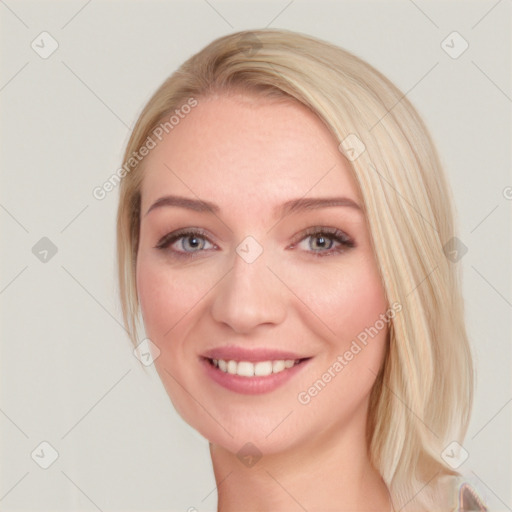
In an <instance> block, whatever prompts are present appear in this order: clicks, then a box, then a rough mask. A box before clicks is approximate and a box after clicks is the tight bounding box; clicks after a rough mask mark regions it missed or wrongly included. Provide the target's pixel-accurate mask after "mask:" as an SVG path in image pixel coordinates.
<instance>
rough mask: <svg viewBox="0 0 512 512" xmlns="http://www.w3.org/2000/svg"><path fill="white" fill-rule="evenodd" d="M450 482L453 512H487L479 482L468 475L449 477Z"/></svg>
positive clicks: (484, 497) (483, 493)
mask: <svg viewBox="0 0 512 512" xmlns="http://www.w3.org/2000/svg"><path fill="white" fill-rule="evenodd" d="M449 478H450V479H451V480H452V489H453V490H454V493H455V496H453V503H455V504H456V507H457V508H455V510H454V512H487V511H488V510H489V509H488V508H487V506H486V504H485V503H486V495H485V491H484V489H483V488H482V485H481V483H480V481H479V480H478V479H477V478H476V477H474V476H472V475H471V474H470V473H468V474H459V475H454V476H452V477H449Z"/></svg>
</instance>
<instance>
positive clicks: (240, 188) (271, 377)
mask: <svg viewBox="0 0 512 512" xmlns="http://www.w3.org/2000/svg"><path fill="white" fill-rule="evenodd" d="M155 141H156V142H158V140H157V139H155ZM348 165H349V164H348V162H347V160H345V158H344V157H343V156H342V154H341V153H340V152H339V150H338V147H337V143H336V141H335V140H334V138H333V137H332V136H331V135H330V133H329V131H328V130H327V128H326V127H325V126H324V125H323V123H322V122H321V121H320V120H319V119H318V118H317V117H316V116H315V115H314V114H313V113H311V112H310V111H309V110H307V109H306V108H305V107H303V106H302V105H300V104H298V103H296V102H291V101H290V102H280V103H277V102H275V101H274V102H271V101H270V100H263V99H261V98H260V99H257V98H256V97H252V96H225V95H220V96H217V97H210V98H198V105H197V106H196V107H195V108H194V109H192V110H191V112H190V113H189V114H188V115H187V116H186V117H184V118H183V119H181V120H180V122H179V124H178V125H176V126H174V128H173V129H172V131H169V133H168V135H166V136H165V137H164V138H163V140H162V141H161V142H158V144H157V145H156V147H155V148H154V149H152V150H151V152H150V154H149V155H148V156H147V158H146V162H145V170H144V173H145V175H144V180H143V186H142V204H141V227H140V243H139V250H138V256H137V270H136V272H137V290H138V295H139V300H140V304H141V309H142V315H143V319H144V324H145V329H146V334H147V336H148V337H149V338H150V339H151V341H152V342H153V343H154V344H155V345H157V346H158V348H159V350H160V356H159V357H158V358H157V359H156V360H155V365H156V368H157V371H158V373H159V375H160V377H161V379H162V381H163V384H164V386H165V388H166V390H167V392H168V394H169V396H170V398H171V400H172V402H173V404H174V406H175V407H176V410H177V411H178V412H179V414H180V415H181V416H182V417H183V419H184V420H185V421H186V422H188V423H189V424H190V425H191V426H193V427H194V428H195V429H196V430H198V431H199V432H200V433H201V434H202V435H203V436H205V437H206V438H207V439H209V440H210V441H211V442H212V443H215V444H219V445H222V446H223V447H225V448H227V449H228V450H230V451H232V452H237V451H238V450H240V448H242V446H244V445H245V444H246V443H247V442H251V443H252V444H253V445H255V446H256V447H257V449H258V450H259V451H261V452H262V453H275V452H278V451H280V450H284V449H287V448H291V447H293V446H298V445H299V443H300V444H301V445H304V444H305V443H306V444H307V443H308V442H310V441H312V440H314V439H319V436H321V435H322V434H323V433H327V432H328V431H330V432H335V431H338V432H339V431H340V430H339V429H343V428H350V426H352V428H354V429H357V431H358V432H360V435H364V428H362V426H364V422H365V419H366V415H367V404H368V397H369V393H370V390H371V387H372V385H373V383H374V381H375V378H376V374H377V373H378V371H379V368H380V366H381V363H382V361H383V358H384V354H385V346H386V338H387V328H388V323H387V322H385V321H384V320H383V319H384V318H386V317H385V315H384V314H385V313H386V310H387V302H386V299H385V294H384V290H383V287H382V284H381V281H380V277H379V274H378V270H377V266H376V261H375V259H374V255H373V252H372V248H371V243H370V236H369V232H368V229H367V226H366V222H365V217H364V213H363V211H362V208H361V198H360V196H359V194H358V190H357V186H356V184H355V181H354V179H353V178H352V177H351V174H350V172H349V167H348ZM171 195H172V196H179V197H180V198H183V199H180V200H179V201H175V200H171V199H167V200H166V199H162V198H165V197H166V196H171ZM326 199H329V201H325V200H326ZM320 200H322V201H325V202H320ZM157 201H158V203H157ZM202 202H207V203H213V204H214V206H210V205H209V206H208V207H205V206H204V204H203V205H202ZM212 209H213V210H214V211H212ZM183 232H185V233H186V234H185V235H183ZM188 232H192V234H190V233H188ZM180 233H181V238H180V237H179V236H175V235H180ZM187 233H188V234H187ZM208 358H209V359H208ZM306 358H307V359H306ZM210 359H220V360H222V361H221V362H218V363H217V364H218V365H220V366H221V367H222V368H224V370H227V372H225V371H223V370H222V369H220V368H218V367H214V366H212V363H211V362H210ZM303 359H305V360H303ZM229 360H232V361H236V362H237V363H236V364H235V363H234V362H231V363H228V361H229ZM297 360H302V361H301V362H300V363H299V364H296V365H294V366H293V367H290V368H288V367H287V366H288V365H290V364H292V363H290V362H288V363H283V361H292V362H295V361H297ZM224 361H225V362H224ZM240 361H245V363H242V364H238V362H240ZM230 372H234V374H233V373H230ZM254 372H256V373H257V375H256V376H252V377H251V376H248V375H249V374H253V373H254ZM269 372H272V373H270V374H269ZM274 372H275V373H274ZM238 373H241V374H242V375H238Z"/></svg>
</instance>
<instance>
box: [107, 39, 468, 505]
mask: <svg viewBox="0 0 512 512" xmlns="http://www.w3.org/2000/svg"><path fill="white" fill-rule="evenodd" d="M230 92H243V93H247V94H256V95H259V96H261V97H265V98H269V99H271V98H273V99H279V98H283V99H288V100H296V101H298V102H300V103H302V104H303V105H306V106H307V107H309V108H310V109H311V110H312V111H313V112H314V113H316V115H317V116H318V117H319V118H320V119H321V120H322V121H323V122H324V123H325V125H326V126H327V127H328V129H329V130H330V131H331V132H332V134H333V136H334V137H335V138H336V140H337V141H338V142H340V143H341V142H342V141H344V140H345V139H346V138H347V137H351V138H349V139H347V140H349V141H350V140H352V141H360V142H362V144H364V148H363V147H362V146H361V148H362V149H364V150H363V152H362V153H361V154H360V156H358V157H357V158H356V159H354V154H353V153H350V154H349V153H347V152H346V151H344V149H343V148H344V147H346V144H345V145H343V144H342V145H341V146H340V151H342V152H344V153H345V156H346V157H347V159H348V160H349V161H350V164H351V170H352V172H353V175H354V177H355V179H356V180H357V183H358V185H359V188H360V193H361V197H362V200H363V205H364V209H365V213H366V218H367V223H368V228H369V231H370V235H371V239H372V243H373V248H374V252H375V257H376V261H377V265H378V268H379V271H380V274H381V278H382V283H383V286H384V289H385V292H386V295H387V299H388V301H389V303H390V304H391V303H395V302H398V303H400V304H401V305H402V310H401V312H400V313H399V314H397V315H396V316H395V318H394V319H393V320H392V321H391V323H390V329H389V345H388V350H387V353H386V356H385V360H384V364H383V366H382V371H381V372H380V374H379V375H378V376H377V378H376V382H375V385H374V387H373V390H372V394H371V399H370V408H369V418H368V446H369V454H370V458H371V461H372V463H373V464H374V465H375V467H376V468H377V469H378V471H379V472H380V474H381V475H382V477H383V479H384V480H385V482H386V483H387V485H388V487H389V489H390V491H391V493H392V495H393V500H394V504H395V507H397V510H398V508H405V507H408V506H411V503H414V506H415V507H416V508H414V510H418V508H417V507H418V506H419V507H423V508H425V509H435V510H441V508H440V506H439V502H438V501H436V500H439V498H438V495H437V494H436V489H435V486H434V484H435V482H436V481H438V480H439V479H440V478H441V477H443V476H444V477H445V476H446V475H457V473H456V472H455V471H454V470H453V469H452V468H451V467H450V466H449V465H447V464H446V463H445V462H444V460H443V458H442V457H441V453H442V451H443V449H444V448H445V447H446V446H447V445H448V444H449V443H450V442H452V441H457V442H459V443H461V444H462V440H463V438H464V435H465V433H466V429H467V426H468V422H469V417H470V412H471V405H472V398H473V367H472V358H471V352H470V348H469V343H468V339H467V334H466V328H465V323H464V311H463V301H462V295H461V283H460V276H459V266H458V265H456V264H454V263H452V262H451V261H450V260H449V259H448V258H447V257H446V256H445V251H444V247H445V245H446V244H447V243H448V242H449V241H450V239H452V237H454V212H453V210H452V202H453V199H452V197H451V193H450V190H449V187H448V184H447V182H446V179H445V176H444V173H443V170H442V167H441V164H440V161H439V158H438V156H437V152H436V150H435V148H434V145H433V143H432V140H431V138H430V135H429V133H428V131H427V129H426V127H425V125H424V124H423V122H422V120H421V119H420V117H419V115H418V114H417V112H416V110H415V109H414V108H413V107H412V105H411V104H410V102H409V101H408V100H407V98H406V97H405V95H404V94H402V93H401V92H400V91H399V90H398V89H397V88H396V87H395V86H394V85H393V84H392V83H391V82H390V81H389V80H388V79H386V78H385V77H384V76H383V75H382V74H381V73H380V72H378V71H377V70H375V69H374V68H373V67H371V66H370V65H369V64H367V63H366V62H364V61H363V60H361V59H359V58H358V57H356V56H355V55H352V54H351V53H349V52H347V51H345V50H343V49H341V48H339V47H336V46H334V45H332V44H329V43H327V42H324V41H321V40H319V39H316V38H313V37H310V36H306V35H302V34H298V33H295V32H291V31H287V30H277V29H263V30H255V31H244V32H237V33H234V34H230V35H227V36H224V37H221V38H218V39H216V40H215V41H213V42H212V43H210V44H209V45H208V46H207V47H205V48H204V49H203V50H201V51H200V52H199V53H197V54H195V55H193V56H192V57H191V58H189V59H188V60H187V61H186V62H185V63H183V65H182V66H181V67H180V68H179V69H178V70H177V71H176V72H175V73H173V74H172V75H171V76H170V77H169V78H168V79H167V80H166V81H165V82H164V83H163V84H162V85H161V87H160V88H159V89H158V90H157V91H156V93H155V94H154V95H153V97H152V98H151V99H150V101H149V102H148V104H147V105H146V107H145V108H144V110H143V111H142V113H141V115H140V117H139V119H138V121H137V123H136V126H135V128H134V129H133V133H132V135H131V138H130V140H129V142H128V145H127V148H126V152H125V156H124V164H125V165H126V163H127V162H128V160H129V159H130V158H131V157H132V155H133V154H134V152H137V151H138V150H139V148H141V147H142V146H143V145H144V143H145V141H146V140H147V138H148V137H149V135H150V134H151V133H152V132H153V130H155V128H156V127H157V126H158V125H159V123H161V122H162V120H163V119H165V118H166V117H168V116H169V115H170V113H172V112H173V111H175V109H177V108H180V106H181V105H184V104H186V103H187V101H190V99H191V98H194V99H195V100H197V101H199V102H200V100H201V97H203V98H204V97H207V96H211V95H215V94H219V93H221V94H228V93H230ZM143 162H144V160H142V162H141V164H138V163H137V164H136V165H133V162H132V167H133V168H131V170H130V171H129V172H127V173H126V176H125V177H124V178H123V179H122V181H121V184H120V200H119V209H118V217H117V243H118V270H119V276H118V277H119V286H120V295H121V304H122V311H123V317H124V322H125V325H126V328H127V330H128V332H129V335H130V337H131V339H132V341H133V343H134V344H137V343H138V340H137V324H138V320H137V319H138V314H139V304H138V297H137V290H136V278H135V269H136V266H135V265H136V258H137V248H138V236H139V215H140V187H141V182H142V178H143ZM439 481H440V480H439ZM427 482H430V487H428V488H427V487H425V489H423V490H422V491H421V492H419V491H420V489H422V488H423V487H424V486H425V484H426V483H427ZM415 496H416V497H415ZM413 498H414V500H413Z"/></svg>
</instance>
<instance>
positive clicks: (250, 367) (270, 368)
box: [212, 359, 300, 377]
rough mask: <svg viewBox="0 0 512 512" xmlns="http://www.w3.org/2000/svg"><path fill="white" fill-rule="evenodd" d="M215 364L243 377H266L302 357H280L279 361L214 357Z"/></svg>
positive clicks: (295, 362)
mask: <svg viewBox="0 0 512 512" xmlns="http://www.w3.org/2000/svg"><path fill="white" fill-rule="evenodd" d="M212 362H213V365H214V366H216V367H217V368H219V370H221V371H223V372H224V373H230V374H231V375H240V376H241V377H266V376H268V375H271V374H272V373H280V372H282V371H284V370H286V369H288V368H291V367H292V366H295V365H296V364H297V363H299V362H300V359H297V360H296V361H294V360H293V359H286V360H284V359H280V360H277V361H258V362H257V363H251V362H249V361H233V360H230V361H225V360H224V359H213V360H212Z"/></svg>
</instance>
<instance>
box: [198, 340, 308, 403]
mask: <svg viewBox="0 0 512 512" xmlns="http://www.w3.org/2000/svg"><path fill="white" fill-rule="evenodd" d="M211 359H223V360H225V361H231V360H233V361H248V362H251V363H256V362H258V361H276V360H285V361H286V360H292V361H297V360H300V362H299V363H298V364H295V366H292V367H291V368H287V369H285V370H283V371H281V372H279V373H272V374H271V375H267V376H265V377H243V376H241V375H233V374H230V373H225V372H223V371H222V370H220V369H219V368H217V367H215V366H214V365H213V364H212V362H211V361H210V360H211ZM309 359H311V358H310V357H307V356H306V357H305V356H302V355H300V354H297V353H294V352H287V351H283V350H275V349H266V348H253V349H247V348H242V347H235V346H231V347H219V348H216V349H211V350H208V351H206V352H205V353H204V354H203V356H201V357H200V361H201V364H202V365H203V368H204V370H205V372H206V374H207V375H208V377H210V378H211V379H212V380H213V381H214V382H216V383H217V384H219V385H221V386H222V387H224V388H226V389H229V390H230V391H234V392H235V393H242V394H246V395H256V394H261V393H269V392H270V391H273V390H274V389H277V388H278V387H279V386H281V385H283V384H284V383H285V382H287V381H288V380H289V379H291V378H292V377H293V376H294V375H296V374H297V373H299V372H300V371H301V370H302V368H304V367H305V366H307V364H308V363H309Z"/></svg>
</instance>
